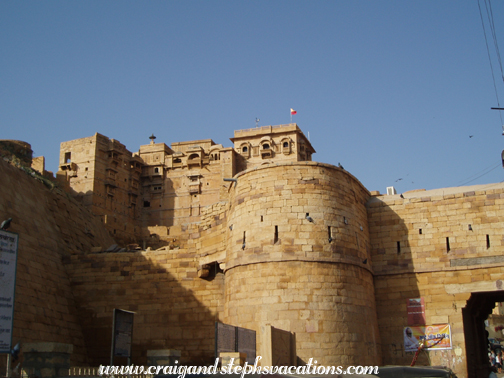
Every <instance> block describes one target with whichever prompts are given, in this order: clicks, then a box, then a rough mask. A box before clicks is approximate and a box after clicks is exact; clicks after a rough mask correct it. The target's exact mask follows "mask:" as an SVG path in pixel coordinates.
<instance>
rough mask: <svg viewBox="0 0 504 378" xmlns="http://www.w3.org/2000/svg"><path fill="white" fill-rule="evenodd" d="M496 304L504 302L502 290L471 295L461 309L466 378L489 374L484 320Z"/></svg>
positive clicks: (476, 377)
mask: <svg viewBox="0 0 504 378" xmlns="http://www.w3.org/2000/svg"><path fill="white" fill-rule="evenodd" d="M496 302H504V291H503V290H499V291H486V292H479V293H471V297H470V298H469V299H468V301H467V305H466V306H465V307H464V308H463V309H462V319H463V322H464V337H465V347H466V361H467V377H468V378H478V377H488V375H489V374H490V370H489V368H490V364H489V361H488V339H487V335H486V333H485V320H486V319H487V318H488V315H490V314H491V313H492V310H493V308H494V307H495V303H496Z"/></svg>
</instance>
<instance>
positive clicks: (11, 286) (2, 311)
mask: <svg viewBox="0 0 504 378" xmlns="http://www.w3.org/2000/svg"><path fill="white" fill-rule="evenodd" d="M17 250H18V235H17V234H14V233H12V232H8V231H3V230H0V353H10V352H11V349H12V326H13V317H14V291H15V289H16V262H17Z"/></svg>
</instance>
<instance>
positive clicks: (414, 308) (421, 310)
mask: <svg viewBox="0 0 504 378" xmlns="http://www.w3.org/2000/svg"><path fill="white" fill-rule="evenodd" d="M407 308H408V325H409V326H414V325H425V302H424V299H423V298H409V299H408V303H407Z"/></svg>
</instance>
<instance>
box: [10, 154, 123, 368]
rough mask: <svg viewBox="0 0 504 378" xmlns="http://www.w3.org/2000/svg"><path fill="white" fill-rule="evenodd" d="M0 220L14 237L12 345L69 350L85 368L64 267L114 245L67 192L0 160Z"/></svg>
mask: <svg viewBox="0 0 504 378" xmlns="http://www.w3.org/2000/svg"><path fill="white" fill-rule="evenodd" d="M0 177H2V195H1V196H0V216H1V217H2V220H3V219H7V218H9V217H11V218H12V219H13V220H12V223H11V227H10V228H9V229H8V230H7V231H10V232H14V233H17V234H18V235H19V246H18V260H17V275H16V294H15V304H14V331H13V343H14V344H16V343H17V342H21V344H23V343H28V342H58V343H66V344H73V346H74V349H73V350H74V353H73V354H72V359H71V362H72V364H76V365H82V364H85V363H87V362H88V360H87V350H88V348H87V346H86V344H85V342H84V337H83V332H82V328H81V317H80V314H79V312H78V311H77V309H76V305H77V303H76V301H75V297H74V295H73V292H72V287H71V285H70V280H69V278H68V275H67V271H66V269H65V266H64V261H66V260H67V259H69V256H70V254H71V253H73V252H76V251H78V252H79V253H83V252H84V251H90V250H91V249H92V248H93V247H97V246H102V247H107V246H109V245H111V244H113V243H114V240H113V239H112V238H111V237H110V235H109V234H108V232H107V231H106V230H105V229H104V228H103V225H102V223H101V221H100V219H99V218H98V217H96V216H95V215H93V214H92V213H91V212H89V211H88V210H87V209H84V208H83V207H82V206H80V204H79V203H77V202H76V201H75V200H74V199H73V198H72V197H71V196H69V195H68V194H67V193H66V192H63V191H61V190H59V189H57V188H54V189H52V190H49V189H48V188H47V187H46V186H45V185H44V183H43V182H41V181H39V180H37V179H36V178H35V177H33V176H31V175H29V174H27V173H26V172H25V171H23V170H21V169H19V168H16V167H14V166H12V165H10V164H8V163H6V162H5V161H4V160H3V159H0Z"/></svg>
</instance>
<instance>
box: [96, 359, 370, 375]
mask: <svg viewBox="0 0 504 378" xmlns="http://www.w3.org/2000/svg"><path fill="white" fill-rule="evenodd" d="M261 359H262V357H261V356H257V357H256V359H255V362H254V365H248V364H247V362H245V364H244V365H243V366H235V365H233V362H234V358H231V361H230V362H229V364H228V365H224V366H222V367H221V368H220V369H219V368H218V364H219V359H218V358H217V359H216V360H215V364H214V365H213V366H177V365H176V364H177V362H178V361H175V365H174V366H148V367H146V366H138V365H136V366H135V365H130V366H100V368H99V370H98V374H99V375H114V376H116V375H137V374H149V375H161V374H164V375H168V374H170V375H177V378H184V377H185V375H186V374H240V376H241V378H243V377H244V376H245V375H246V374H377V373H378V366H348V367H343V366H317V361H316V360H315V361H313V358H310V360H309V361H308V363H307V364H306V365H303V366H259V361H260V360H261Z"/></svg>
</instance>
